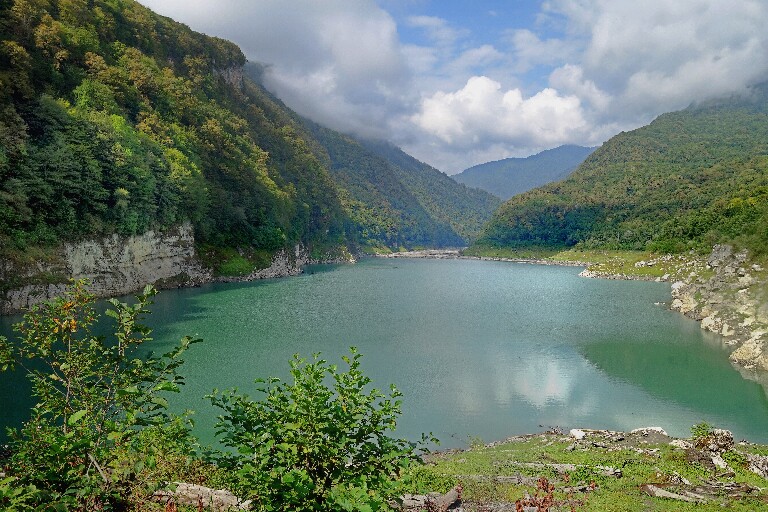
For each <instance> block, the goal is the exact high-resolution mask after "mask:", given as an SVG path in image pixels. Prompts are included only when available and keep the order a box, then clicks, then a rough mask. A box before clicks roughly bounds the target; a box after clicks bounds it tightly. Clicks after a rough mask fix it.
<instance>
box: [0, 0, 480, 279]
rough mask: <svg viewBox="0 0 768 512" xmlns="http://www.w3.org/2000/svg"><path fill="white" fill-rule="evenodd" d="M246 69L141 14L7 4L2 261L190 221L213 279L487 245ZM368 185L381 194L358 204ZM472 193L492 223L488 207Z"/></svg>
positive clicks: (80, 1)
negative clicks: (351, 253)
mask: <svg viewBox="0 0 768 512" xmlns="http://www.w3.org/2000/svg"><path fill="white" fill-rule="evenodd" d="M245 64H246V59H245V57H244V55H243V53H242V52H241V51H240V49H239V48H238V47H237V46H236V45H234V44H232V43H230V42H228V41H224V40H221V39H217V38H215V37H209V36H205V35H202V34H199V33H196V32H194V31H192V30H191V29H189V27H187V26H185V25H182V24H180V23H176V22H174V21H173V20H170V19H168V18H164V17H162V16H159V15H157V14H155V13H153V12H151V11H150V10H148V9H146V8H145V7H143V6H141V5H140V4H138V3H137V2H135V1H133V0H88V1H87V0H2V1H0V83H2V87H1V88H0V253H2V254H0V256H2V257H4V258H11V259H18V258H19V257H21V255H27V256H28V255H30V254H33V253H35V254H36V252H35V251H32V249H33V248H35V249H42V250H43V252H44V251H45V250H46V248H50V247H54V246H56V245H58V244H60V243H61V242H65V241H79V240H84V239H89V238H93V237H99V236H102V235H108V234H112V233H117V234H120V235H133V234H139V233H143V232H145V231H147V230H150V229H154V230H162V229H165V228H168V227H171V226H174V225H178V224H179V223H181V222H183V221H186V220H190V221H192V223H193V225H194V228H195V240H196V244H197V246H198V248H199V249H201V254H203V255H204V256H205V257H206V260H207V262H208V263H209V264H213V265H217V264H220V263H221V262H222V261H224V260H226V259H227V257H228V255H235V254H238V253H239V254H241V255H242V254H245V256H246V257H249V258H250V259H251V260H252V261H256V260H259V261H261V262H262V263H263V262H264V261H267V262H268V261H269V259H268V257H269V255H270V254H271V253H273V252H275V251H277V250H279V249H281V248H284V247H288V246H291V245H293V244H296V243H303V244H304V245H306V246H308V247H310V248H313V247H332V246H340V245H346V244H350V243H351V244H353V245H354V244H362V245H366V244H367V243H368V242H367V241H368V240H372V241H373V242H371V243H372V244H373V245H386V246H389V247H392V248H397V247H400V246H405V247H412V246H415V245H427V246H433V245H460V244H461V243H462V242H463V240H464V238H463V237H465V236H466V235H467V234H468V233H470V232H475V233H476V232H477V230H478V226H479V223H478V220H477V219H475V218H473V219H472V220H471V223H472V227H471V228H470V229H459V231H460V232H461V235H459V234H458V233H457V231H456V228H454V227H452V223H453V224H456V223H455V222H454V221H452V223H450V222H447V221H446V220H445V215H443V216H442V217H440V216H439V215H438V216H436V215H434V214H433V213H430V212H432V211H433V210H434V208H432V209H430V208H431V207H430V206H428V207H426V208H427V209H425V206H423V205H428V204H433V203H440V202H441V201H442V199H440V197H439V194H441V193H442V192H440V191H438V192H437V194H438V195H437V196H435V197H434V198H433V197H432V196H431V194H432V191H430V190H429V189H428V188H424V189H423V190H420V191H419V194H418V198H417V197H415V195H414V193H413V192H411V191H409V189H408V187H407V186H406V185H404V184H403V183H401V181H400V179H398V178H396V177H394V175H393V171H392V165H391V164H390V163H388V162H386V161H385V160H384V159H382V158H381V157H376V156H374V155H372V153H371V152H370V151H368V150H366V149H364V148H363V147H362V146H360V145H359V144H357V143H356V142H354V143H352V144H351V145H350V146H349V151H352V153H354V152H356V151H359V152H360V153H361V154H359V155H354V156H353V155H352V154H348V155H347V156H344V157H342V156H341V155H340V154H337V152H335V151H332V150H329V149H328V148H326V147H325V146H324V145H322V144H321V143H320V142H318V141H317V140H315V139H314V138H313V136H312V134H311V132H310V130H308V129H307V128H306V127H305V126H304V125H303V120H301V119H300V118H299V117H298V116H297V115H296V114H295V113H293V112H291V111H290V110H289V109H287V108H286V107H285V105H283V104H282V103H281V102H280V101H279V100H277V99H276V98H274V97H273V96H272V95H271V94H269V93H268V92H267V91H265V90H264V88H263V87H262V86H261V85H259V83H257V81H254V80H251V79H250V78H249V77H248V76H245V73H244V72H243V66H244V65H245ZM323 133H326V135H325V138H326V139H328V140H337V141H345V142H344V143H345V144H346V143H347V142H346V141H348V140H349V139H347V138H346V137H344V136H342V135H340V134H338V133H335V132H331V131H325V132H323ZM329 153H332V154H333V155H334V158H335V159H332V158H330V157H329V156H328V154H329ZM345 158H348V159H349V158H351V160H349V161H347V162H346V163H345V161H344V159H345ZM364 161H371V162H373V164H372V165H371V166H370V167H366V166H365V165H361V162H364ZM352 162H354V163H352ZM342 170H343V172H347V173H349V176H348V179H347V178H345V179H346V181H344V180H339V172H341V171H342ZM330 171H333V177H334V178H332V176H331V172H330ZM379 174H381V176H379ZM366 180H370V181H371V182H376V183H378V184H379V185H381V187H382V189H381V190H374V191H373V192H371V193H370V194H358V193H357V192H354V193H352V191H359V190H361V189H360V187H358V188H355V187H356V185H354V183H363V182H366ZM339 184H341V186H339ZM377 186H378V185H377ZM424 186H425V187H428V184H425V185H424ZM365 187H367V185H365V186H363V188H365ZM374 188H375V187H374ZM438 188H441V187H438ZM462 190H466V189H463V188H462ZM390 194H391V195H390ZM466 194H467V196H466V198H462V200H461V201H458V202H459V203H462V204H468V203H467V202H468V201H469V202H472V201H476V202H477V205H479V206H470V207H469V209H470V210H472V211H474V209H478V208H480V209H483V213H482V214H480V217H481V218H482V219H485V218H487V217H488V216H489V215H490V211H491V208H492V206H491V207H489V205H488V204H487V202H488V200H487V198H485V197H478V196H477V194H474V193H470V192H466ZM382 198H383V199H382ZM427 210H429V211H427ZM457 225H460V226H462V227H463V224H462V223H461V222H460V221H459V222H458V224H457ZM235 250H237V252H235ZM251 256H252V258H251ZM254 258H255V259H254ZM265 258H266V260H265Z"/></svg>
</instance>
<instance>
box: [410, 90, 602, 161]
mask: <svg viewBox="0 0 768 512" xmlns="http://www.w3.org/2000/svg"><path fill="white" fill-rule="evenodd" d="M411 121H412V122H413V123H414V124H416V125H417V126H418V127H419V128H420V129H421V130H423V131H424V132H425V133H427V134H429V135H431V136H432V137H434V139H436V140H439V141H440V142H442V143H443V144H445V145H446V146H447V147H448V148H450V151H449V153H452V154H454V155H455V154H457V153H460V152H464V151H466V150H472V149H475V148H478V147H483V146H490V145H495V147H496V148H498V147H499V145H501V144H503V145H506V148H507V149H506V151H504V152H505V153H510V152H514V151H515V149H518V148H531V147H541V148H543V147H550V146H551V145H558V144H563V143H565V142H572V141H576V140H581V139H583V137H584V133H583V132H584V130H585V129H587V128H588V127H587V124H586V121H585V119H584V115H583V111H582V108H581V102H580V100H579V98H577V97H576V96H573V95H569V96H563V95H561V94H560V93H558V92H557V91H556V90H555V89H551V88H547V89H544V90H542V91H540V92H538V93H536V94H535V95H533V96H531V97H528V98H525V97H524V96H523V93H522V92H521V91H520V89H508V90H503V89H502V86H501V84H500V83H499V82H496V81H494V80H492V79H490V78H488V77H486V76H474V77H472V78H470V79H469V80H468V81H467V83H466V85H465V86H464V87H462V88H461V89H459V90H457V91H454V92H442V91H439V92H436V93H434V94H433V95H431V96H429V97H426V98H424V99H423V101H422V104H421V108H420V110H419V112H418V113H416V114H415V115H413V116H412V117H411ZM505 156H506V155H505ZM462 165H463V163H462ZM448 169H449V170H452V171H457V170H461V168H456V166H455V165H452V166H450V167H449V168H448Z"/></svg>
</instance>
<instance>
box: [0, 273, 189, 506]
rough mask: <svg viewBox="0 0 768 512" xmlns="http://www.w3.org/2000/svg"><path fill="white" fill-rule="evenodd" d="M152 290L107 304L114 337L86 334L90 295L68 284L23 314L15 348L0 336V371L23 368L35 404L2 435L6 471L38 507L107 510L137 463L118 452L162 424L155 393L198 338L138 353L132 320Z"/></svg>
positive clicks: (175, 377)
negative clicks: (7, 453)
mask: <svg viewBox="0 0 768 512" xmlns="http://www.w3.org/2000/svg"><path fill="white" fill-rule="evenodd" d="M155 293H156V292H155V291H154V289H152V288H151V287H149V286H148V287H147V288H145V289H144V291H143V293H142V294H141V295H139V296H138V297H137V302H136V303H135V304H133V305H128V304H125V303H121V302H119V301H117V300H114V299H112V300H110V301H109V302H110V305H111V309H108V310H107V311H106V315H107V316H109V317H111V318H112V319H114V334H113V335H112V336H110V337H109V338H107V337H104V336H100V335H97V334H96V333H95V328H96V326H97V323H96V322H97V315H96V314H95V312H94V309H93V300H94V299H93V296H92V295H90V294H89V293H88V292H87V291H86V289H85V285H84V282H83V281H78V282H75V283H73V285H72V286H71V287H70V288H69V289H68V290H67V292H66V293H65V294H64V295H63V296H61V297H60V298H57V299H53V300H51V301H49V302H46V303H44V304H43V305H41V306H37V307H34V308H33V309H32V310H31V311H30V312H29V313H27V314H26V315H25V317H24V321H23V322H22V323H20V324H18V325H17V326H16V327H17V330H18V331H19V333H20V342H19V344H18V346H10V345H9V344H8V342H4V344H3V350H1V351H0V353H2V354H3V356H4V357H3V361H2V363H3V365H4V367H8V366H11V367H12V366H15V365H20V366H22V367H23V368H25V369H26V370H27V371H28V375H29V379H30V381H31V383H32V393H33V397H34V399H35V400H36V404H35V405H34V406H33V408H32V410H31V416H30V419H29V421H28V422H26V423H25V425H24V426H23V427H22V428H21V429H20V430H19V431H12V432H11V451H12V455H11V458H10V461H9V468H10V477H12V478H15V479H17V480H16V481H15V482H14V485H15V486H16V485H18V486H19V488H22V489H24V488H26V489H36V490H37V492H36V494H35V495H36V497H37V499H39V500H40V503H47V504H49V506H50V507H52V508H53V509H56V510H59V509H61V510H70V509H77V510H96V509H105V510H106V509H113V508H115V507H117V506H118V505H119V504H120V503H122V502H123V500H124V499H125V492H126V491H125V488H126V486H127V481H128V479H129V477H130V476H131V475H133V474H134V473H136V472H139V471H140V470H141V469H142V468H143V466H144V465H145V464H146V462H145V461H144V460H140V459H137V458H135V457H134V459H133V463H132V464H130V465H126V464H124V461H125V457H123V461H122V462H123V463H121V462H120V456H119V454H120V453H124V451H125V450H127V451H129V452H130V451H131V450H134V449H135V448H136V447H137V446H138V445H139V444H141V443H140V442H139V441H140V440H141V437H140V436H137V432H138V431H139V429H140V428H142V427H154V428H161V426H163V425H165V424H166V423H169V415H168V413H167V412H166V407H167V405H168V403H167V400H166V399H165V398H164V397H163V394H164V393H165V392H168V391H170V392H178V390H179V385H181V384H183V379H182V377H181V376H180V375H179V374H178V372H177V370H178V368H179V366H180V365H181V364H182V360H181V356H182V354H183V353H184V351H185V350H186V349H187V348H188V347H189V345H190V344H192V343H195V342H196V341H198V340H193V339H191V338H184V339H182V340H181V343H180V344H179V345H178V346H176V347H175V348H174V349H173V350H172V351H170V352H168V353H167V354H164V355H163V356H155V355H153V354H151V353H150V354H149V355H144V354H143V353H142V351H143V350H144V347H143V345H144V344H145V343H146V342H148V341H150V340H151V338H150V337H149V334H150V331H149V329H148V328H147V327H145V326H143V325H142V324H141V323H140V321H141V318H142V316H143V315H145V314H146V313H147V306H148V305H149V303H150V300H151V298H152V296H153V295H154V294H155ZM139 465H140V466H141V467H139ZM11 498H13V496H12V497H11Z"/></svg>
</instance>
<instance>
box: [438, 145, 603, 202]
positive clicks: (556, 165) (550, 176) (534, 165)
mask: <svg viewBox="0 0 768 512" xmlns="http://www.w3.org/2000/svg"><path fill="white" fill-rule="evenodd" d="M594 150H595V148H585V147H582V146H572V145H569V146H560V147H557V148H554V149H548V150H546V151H542V152H541V153H537V154H535V155H531V156H529V157H526V158H505V159H504V160H498V161H495V162H487V163H484V164H479V165H475V166H474V167H470V168H469V169H466V170H464V171H462V172H460V173H459V174H455V175H453V176H452V178H453V179H454V180H456V181H458V182H459V183H464V184H465V185H467V186H470V187H477V188H480V189H483V190H485V191H487V192H490V193H491V194H494V195H496V196H498V197H500V198H502V199H505V200H506V199H509V198H510V197H512V196H515V195H517V194H522V193H523V192H527V191H528V190H531V189H534V188H536V187H540V186H542V185H546V184H547V183H551V182H553V181H558V180H561V179H563V178H565V177H566V176H568V175H569V174H570V173H571V172H573V171H574V170H575V169H576V167H578V166H579V164H581V163H582V162H583V161H584V159H585V158H587V157H588V156H589V155H590V153H592V152H593V151H594Z"/></svg>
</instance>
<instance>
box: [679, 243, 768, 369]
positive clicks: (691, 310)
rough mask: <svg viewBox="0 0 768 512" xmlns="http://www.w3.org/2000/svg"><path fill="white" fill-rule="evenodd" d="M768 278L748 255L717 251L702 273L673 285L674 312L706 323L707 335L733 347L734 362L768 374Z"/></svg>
mask: <svg viewBox="0 0 768 512" xmlns="http://www.w3.org/2000/svg"><path fill="white" fill-rule="evenodd" d="M767 283H768V272H767V271H766V270H765V269H764V268H763V267H762V266H760V265H758V264H749V263H748V255H747V253H746V252H745V251H742V252H734V250H733V248H732V247H731V246H728V245H716V246H715V247H714V248H713V251H712V253H711V254H710V255H709V257H708V258H707V262H706V267H705V268H704V269H703V271H702V272H691V273H690V274H688V276H686V277H684V278H683V279H682V280H680V281H677V282H675V283H673V284H672V297H673V301H672V309H673V310H676V311H679V312H681V313H683V314H684V315H686V316H688V317H690V318H694V319H696V320H699V321H701V327H702V329H706V330H709V331H712V332H715V333H718V334H720V335H722V336H723V338H724V340H725V343H726V344H728V345H731V346H733V347H734V351H733V352H732V353H731V356H730V357H731V361H732V362H733V363H735V364H736V365H738V366H740V367H742V368H744V369H746V370H752V371H756V372H766V371H768V284H767Z"/></svg>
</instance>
